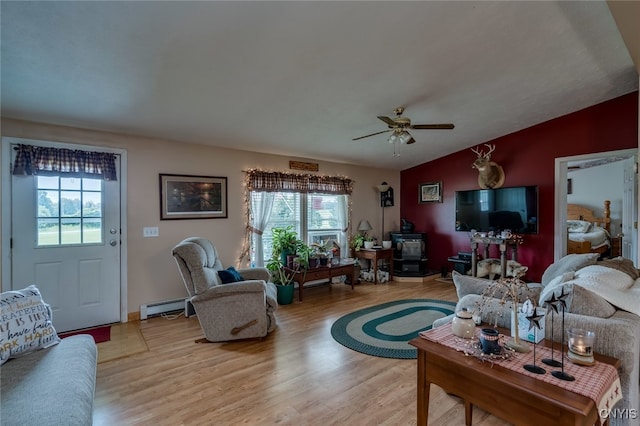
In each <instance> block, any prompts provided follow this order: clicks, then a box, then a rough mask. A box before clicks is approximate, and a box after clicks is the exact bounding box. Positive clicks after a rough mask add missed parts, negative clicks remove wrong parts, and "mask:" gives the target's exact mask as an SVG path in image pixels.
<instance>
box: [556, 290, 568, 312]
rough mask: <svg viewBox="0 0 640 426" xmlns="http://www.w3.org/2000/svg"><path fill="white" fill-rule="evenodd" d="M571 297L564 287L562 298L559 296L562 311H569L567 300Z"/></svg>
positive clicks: (561, 292) (561, 293)
mask: <svg viewBox="0 0 640 426" xmlns="http://www.w3.org/2000/svg"><path fill="white" fill-rule="evenodd" d="M568 297H569V293H565V292H564V286H563V287H562V290H561V291H560V296H558V303H559V304H560V305H561V306H562V311H563V312H564V311H565V310H566V309H567V298H568Z"/></svg>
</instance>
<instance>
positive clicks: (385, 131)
mask: <svg viewBox="0 0 640 426" xmlns="http://www.w3.org/2000/svg"><path fill="white" fill-rule="evenodd" d="M390 131H391V130H383V131H381V132H376V133H371V134H370V135H366V136H360V137H359V138H353V139H351V140H352V141H357V140H360V139H364V138H368V137H369V136H375V135H379V134H381V133H387V132H390Z"/></svg>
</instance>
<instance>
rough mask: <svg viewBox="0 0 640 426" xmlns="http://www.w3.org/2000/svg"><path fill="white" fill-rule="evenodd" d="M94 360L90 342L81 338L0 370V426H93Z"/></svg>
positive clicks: (67, 340)
mask: <svg viewBox="0 0 640 426" xmlns="http://www.w3.org/2000/svg"><path fill="white" fill-rule="evenodd" d="M97 360H98V351H97V347H96V344H95V343H94V340H93V337H91V336H89V335H87V334H79V335H76V336H71V337H67V338H65V339H62V340H61V341H60V343H58V344H56V345H54V346H51V347H49V348H46V349H40V350H37V351H34V352H30V353H28V354H25V355H22V356H19V357H17V358H12V359H10V360H8V361H7V362H5V363H4V364H2V366H0V413H1V414H0V425H2V426H25V425H39V426H60V425H66V426H81V425H91V424H92V423H93V399H94V392H95V384H96V366H97Z"/></svg>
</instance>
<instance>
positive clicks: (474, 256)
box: [471, 241, 478, 277]
mask: <svg viewBox="0 0 640 426" xmlns="http://www.w3.org/2000/svg"><path fill="white" fill-rule="evenodd" d="M471 276H472V277H477V276H478V243H476V242H475V241H474V242H472V243H471Z"/></svg>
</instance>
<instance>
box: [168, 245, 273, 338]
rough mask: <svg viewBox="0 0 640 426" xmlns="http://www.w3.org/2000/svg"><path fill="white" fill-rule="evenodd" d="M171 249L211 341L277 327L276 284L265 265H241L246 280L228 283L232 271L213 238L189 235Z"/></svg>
mask: <svg viewBox="0 0 640 426" xmlns="http://www.w3.org/2000/svg"><path fill="white" fill-rule="evenodd" d="M172 253H173V257H174V258H175V260H176V262H177V264H178V269H179V270H180V274H181V275H182V279H183V281H184V285H185V287H186V288H187V292H188V293H189V301H190V302H191V303H192V304H193V307H194V309H195V311H196V315H197V317H198V321H200V326H201V327H202V331H203V332H204V335H205V338H206V339H207V340H208V341H210V342H223V341H228V340H237V339H247V338H253V337H264V336H266V335H267V333H269V332H270V331H273V329H275V327H276V317H275V313H274V311H275V310H276V308H277V307H278V302H277V301H276V300H277V299H276V287H275V285H274V284H273V283H272V282H270V281H269V278H270V274H269V271H268V270H267V269H266V268H248V269H238V271H237V272H238V273H239V274H240V275H241V278H243V279H244V280H243V281H235V282H228V283H226V284H225V283H223V281H228V280H229V271H228V270H225V269H224V268H223V266H222V263H221V262H220V259H219V258H218V253H217V251H216V248H215V246H214V245H213V244H212V243H211V241H209V240H207V239H204V238H197V237H192V238H187V239H185V240H183V241H181V242H180V243H179V244H178V245H176V246H175V247H174V248H173V250H172ZM232 272H233V271H232ZM221 277H222V278H221ZM236 278H237V277H236Z"/></svg>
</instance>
